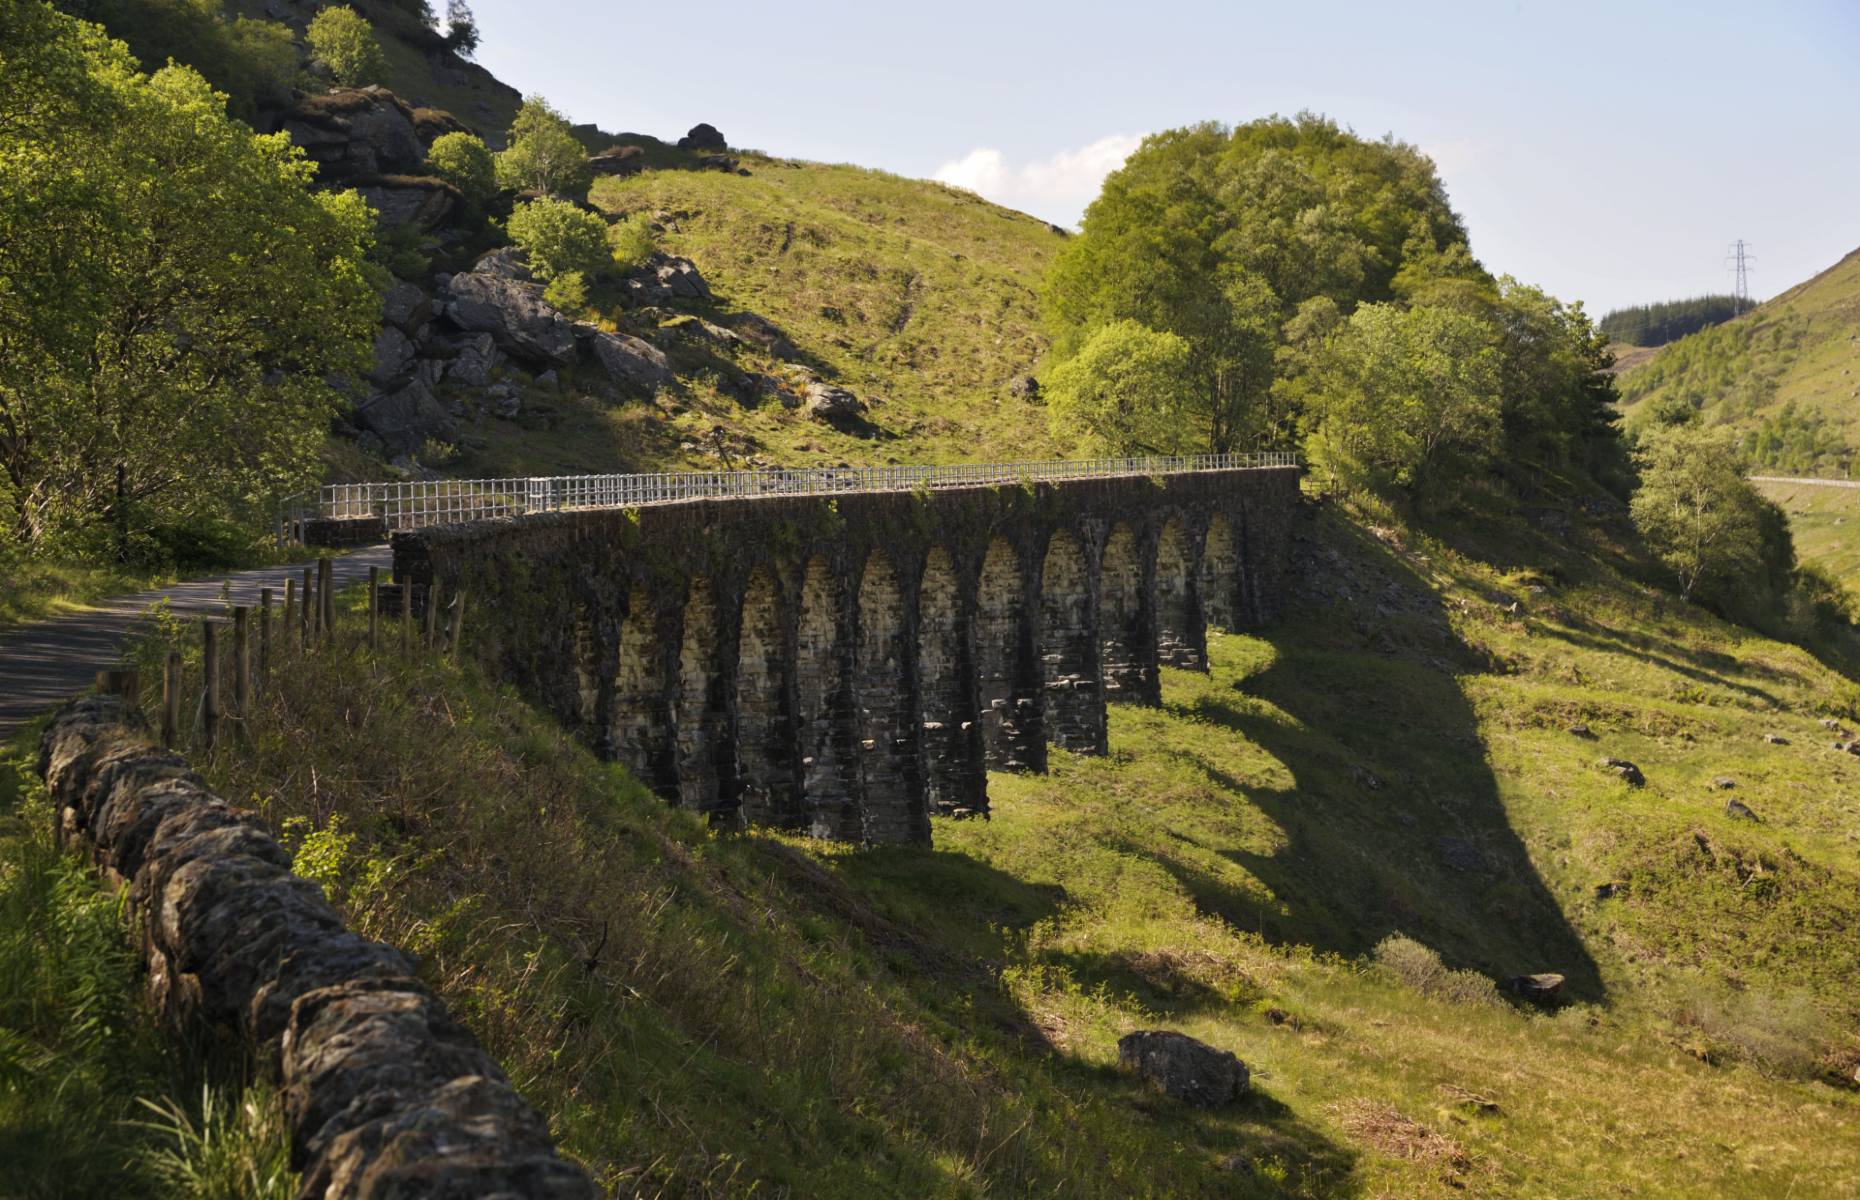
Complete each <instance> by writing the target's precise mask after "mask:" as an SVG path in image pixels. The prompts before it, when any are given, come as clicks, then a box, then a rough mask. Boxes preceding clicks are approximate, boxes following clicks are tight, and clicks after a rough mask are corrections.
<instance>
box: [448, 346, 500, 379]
mask: <svg viewBox="0 0 1860 1200" xmlns="http://www.w3.org/2000/svg"><path fill="white" fill-rule="evenodd" d="M501 358H502V355H500V354H499V353H498V352H497V343H496V342H495V341H493V340H492V338H491V335H490V334H488V333H478V334H473V335H472V336H470V337H468V338H466V339H465V344H464V345H463V346H462V347H461V348H460V350H459V353H458V357H457V358H454V359H453V360H452V364H451V365H450V366H448V367H447V368H446V378H447V379H448V380H450V381H451V382H453V383H456V384H460V385H462V386H464V387H484V386H486V385H487V384H489V383H490V382H491V372H492V371H494V370H496V369H497V366H498V363H499V361H500V360H501Z"/></svg>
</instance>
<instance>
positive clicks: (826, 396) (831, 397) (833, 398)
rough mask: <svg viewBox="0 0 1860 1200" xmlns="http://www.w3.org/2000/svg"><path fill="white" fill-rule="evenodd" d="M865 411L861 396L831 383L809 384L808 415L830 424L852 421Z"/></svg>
mask: <svg viewBox="0 0 1860 1200" xmlns="http://www.w3.org/2000/svg"><path fill="white" fill-rule="evenodd" d="M864 411H865V405H864V404H862V403H861V402H860V400H859V397H857V396H855V395H853V394H852V393H851V392H849V391H847V390H846V389H845V388H843V387H835V386H834V385H833V384H830V383H810V384H808V385H807V415H808V416H810V417H814V418H815V419H817V420H821V421H825V422H827V423H828V424H830V425H837V424H839V423H841V422H843V421H850V420H852V419H853V418H854V417H856V416H858V415H859V414H860V413H862V412H864Z"/></svg>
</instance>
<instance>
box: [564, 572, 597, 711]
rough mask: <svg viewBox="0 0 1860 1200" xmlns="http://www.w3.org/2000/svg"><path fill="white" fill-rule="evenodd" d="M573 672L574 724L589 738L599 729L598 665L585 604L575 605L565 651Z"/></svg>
mask: <svg viewBox="0 0 1860 1200" xmlns="http://www.w3.org/2000/svg"><path fill="white" fill-rule="evenodd" d="M569 654H570V655H572V656H573V658H574V662H573V663H572V664H571V666H572V667H573V669H574V672H575V699H574V704H575V720H576V722H577V723H578V724H579V725H580V727H581V729H582V731H583V733H584V734H585V735H587V736H589V737H592V735H593V734H594V732H595V731H597V730H598V729H599V724H598V722H599V720H600V715H599V714H600V702H601V667H600V663H599V661H598V656H599V654H600V641H599V639H598V638H596V637H595V636H594V616H593V614H592V613H590V612H589V611H588V604H587V602H586V601H585V600H577V601H576V602H575V629H574V641H573V643H572V646H571V648H570V650H569Z"/></svg>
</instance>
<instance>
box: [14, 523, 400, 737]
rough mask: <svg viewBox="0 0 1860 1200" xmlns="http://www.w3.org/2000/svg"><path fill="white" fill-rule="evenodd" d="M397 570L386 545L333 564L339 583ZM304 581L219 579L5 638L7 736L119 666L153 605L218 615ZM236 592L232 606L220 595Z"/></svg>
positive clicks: (280, 575) (298, 569) (255, 576)
mask: <svg viewBox="0 0 1860 1200" xmlns="http://www.w3.org/2000/svg"><path fill="white" fill-rule="evenodd" d="M393 565H394V552H393V551H392V550H390V549H389V548H388V547H387V546H370V547H368V548H367V549H365V550H357V551H355V552H354V553H352V554H346V555H344V556H342V557H341V558H338V559H336V560H334V562H333V563H332V564H331V571H332V574H333V575H334V578H335V582H336V586H337V587H345V586H347V585H348V584H351V583H354V582H356V581H357V580H362V579H366V578H368V568H369V567H380V568H381V569H382V570H383V571H386V570H387V569H388V568H390V567H392V566H393ZM302 576H303V565H302V564H301V563H300V564H297V565H295V566H283V567H260V568H259V569H257V570H254V571H240V572H238V573H237V574H233V575H224V576H220V577H218V578H213V579H197V580H194V581H193V582H191V583H177V584H175V585H174V586H172V587H165V588H155V589H153V590H151V591H146V592H137V593H135V594H134V595H132V596H115V597H112V598H111V599H108V600H104V601H102V602H101V603H99V604H97V605H96V606H95V607H94V608H91V609H88V610H86V611H84V612H78V613H72V614H70V615H69V616H64V617H58V618H56V619H54V620H50V621H37V622H34V623H33V624H30V625H22V626H20V627H19V628H17V629H14V630H12V631H11V632H9V633H6V634H3V635H0V738H6V737H10V736H11V735H12V733H13V731H14V730H16V729H18V728H19V727H20V725H21V724H23V723H24V722H26V721H27V720H30V719H31V718H32V717H33V715H34V714H36V713H39V712H42V711H44V710H45V709H47V708H50V707H51V706H52V705H54V704H57V703H58V702H59V701H60V700H63V699H64V698H65V697H67V696H70V695H72V694H73V693H76V692H81V691H83V690H85V689H86V688H88V687H90V686H91V684H92V682H93V681H94V680H95V679H96V676H97V672H98V671H101V670H103V669H105V668H106V667H113V666H115V665H116V664H117V663H118V662H119V661H120V659H121V655H122V646H123V642H124V640H125V639H127V638H128V636H129V634H130V631H131V630H132V629H134V628H135V624H136V622H137V621H138V620H139V619H140V618H141V617H142V615H143V614H144V613H146V612H147V611H148V610H149V607H150V606H151V605H153V604H155V603H157V602H158V601H161V600H166V601H167V602H168V607H169V610H170V611H171V612H173V613H174V615H175V616H177V617H190V618H194V619H199V618H201V617H209V616H214V615H217V614H219V613H223V612H224V611H225V608H226V605H227V604H228V603H229V602H230V603H233V604H257V603H258V594H259V590H260V589H261V588H270V589H272V592H273V595H274V596H275V597H276V598H277V599H279V600H282V599H283V597H284V581H285V580H286V579H298V578H302ZM222 587H225V588H227V589H229V595H230V597H231V599H230V601H228V600H227V599H225V598H223V597H222V596H221V594H220V592H221V588H222Z"/></svg>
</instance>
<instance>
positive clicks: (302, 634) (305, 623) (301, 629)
mask: <svg viewBox="0 0 1860 1200" xmlns="http://www.w3.org/2000/svg"><path fill="white" fill-rule="evenodd" d="M310 592H311V587H310V568H309V567H305V568H304V591H303V596H302V597H301V599H302V601H303V602H302V603H301V604H300V605H299V606H298V613H297V623H298V630H297V644H298V645H300V646H302V647H303V648H304V649H305V650H308V649H309V648H310V610H311V609H312V608H313V607H315V603H314V600H315V598H314V597H313V596H311V594H310Z"/></svg>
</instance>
